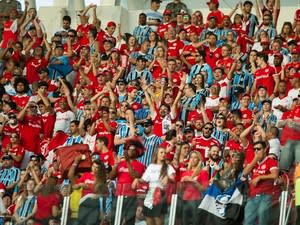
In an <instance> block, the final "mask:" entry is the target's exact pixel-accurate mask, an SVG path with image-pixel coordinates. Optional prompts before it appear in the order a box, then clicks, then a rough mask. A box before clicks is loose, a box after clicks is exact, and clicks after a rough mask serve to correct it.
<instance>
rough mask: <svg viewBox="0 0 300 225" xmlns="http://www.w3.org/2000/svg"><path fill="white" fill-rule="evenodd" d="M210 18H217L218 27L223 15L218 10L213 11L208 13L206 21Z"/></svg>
mask: <svg viewBox="0 0 300 225" xmlns="http://www.w3.org/2000/svg"><path fill="white" fill-rule="evenodd" d="M211 16H214V17H216V18H217V24H218V25H220V24H222V22H223V17H224V14H223V13H222V12H221V11H220V10H218V9H217V10H216V11H214V12H210V13H209V14H208V15H207V18H206V20H207V21H208V20H209V18H210V17H211Z"/></svg>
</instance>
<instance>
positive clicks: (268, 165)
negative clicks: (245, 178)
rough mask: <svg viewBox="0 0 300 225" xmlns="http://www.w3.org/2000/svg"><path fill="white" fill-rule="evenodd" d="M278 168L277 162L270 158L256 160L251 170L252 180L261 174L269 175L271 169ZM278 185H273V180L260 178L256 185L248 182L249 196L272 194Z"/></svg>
mask: <svg viewBox="0 0 300 225" xmlns="http://www.w3.org/2000/svg"><path fill="white" fill-rule="evenodd" d="M274 169H278V162H277V161H276V160H275V159H273V158H271V157H268V156H267V157H266V158H265V159H264V160H263V161H261V162H258V163H257V164H256V165H255V166H254V168H253V170H252V178H251V179H252V180H253V179H255V178H256V177H258V176H261V175H269V174H271V171H272V170H274ZM277 189H278V187H277V186H275V185H274V180H271V179H269V180H261V181H259V182H258V183H257V185H256V186H253V185H252V184H251V183H250V184H249V196H250V197H254V196H255V195H256V194H262V193H264V194H269V195H273V192H274V191H275V190H277Z"/></svg>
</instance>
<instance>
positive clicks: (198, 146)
mask: <svg viewBox="0 0 300 225" xmlns="http://www.w3.org/2000/svg"><path fill="white" fill-rule="evenodd" d="M192 142H194V143H195V144H194V146H193V148H194V150H195V151H197V152H200V153H201V156H202V159H203V161H206V160H207V159H208V150H209V148H210V146H211V145H218V146H220V143H219V142H218V140H217V139H214V138H213V137H209V138H205V137H203V136H199V137H195V138H194V139H193V141H192Z"/></svg>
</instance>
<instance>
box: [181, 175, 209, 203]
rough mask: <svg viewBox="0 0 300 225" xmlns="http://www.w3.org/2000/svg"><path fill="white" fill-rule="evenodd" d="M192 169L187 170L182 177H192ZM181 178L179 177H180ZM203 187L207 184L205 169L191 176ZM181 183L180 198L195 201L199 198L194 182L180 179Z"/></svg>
mask: <svg viewBox="0 0 300 225" xmlns="http://www.w3.org/2000/svg"><path fill="white" fill-rule="evenodd" d="M193 173H194V171H192V170H188V171H186V172H184V173H183V174H182V178H183V177H192V175H193ZM182 178H181V179H182ZM193 179H194V180H195V181H197V182H198V183H199V184H201V185H202V186H203V187H207V186H208V184H209V177H208V172H207V171H206V170H201V171H200V173H199V174H198V176H197V177H194V178H193ZM181 182H182V183H183V185H182V188H183V196H182V199H183V200H185V201H196V200H200V199H201V192H199V189H198V187H196V186H195V184H194V182H186V181H184V182H183V181H181Z"/></svg>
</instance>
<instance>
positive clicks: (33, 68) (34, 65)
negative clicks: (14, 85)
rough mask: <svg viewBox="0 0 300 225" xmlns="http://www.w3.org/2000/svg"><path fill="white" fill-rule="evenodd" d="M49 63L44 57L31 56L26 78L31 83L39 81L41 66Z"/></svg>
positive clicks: (27, 65)
mask: <svg viewBox="0 0 300 225" xmlns="http://www.w3.org/2000/svg"><path fill="white" fill-rule="evenodd" d="M47 65H48V61H47V60H46V59H45V58H44V57H42V58H40V59H36V58H34V57H31V58H29V59H28V61H27V64H26V78H27V80H28V82H29V84H32V83H34V82H36V81H39V79H40V77H39V74H38V70H39V69H40V68H43V67H47Z"/></svg>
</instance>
